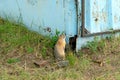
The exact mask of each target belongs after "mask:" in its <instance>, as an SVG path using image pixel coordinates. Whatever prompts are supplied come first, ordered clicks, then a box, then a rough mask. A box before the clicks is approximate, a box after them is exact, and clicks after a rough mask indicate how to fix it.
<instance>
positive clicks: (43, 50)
mask: <svg viewBox="0 0 120 80" xmlns="http://www.w3.org/2000/svg"><path fill="white" fill-rule="evenodd" d="M46 51H47V48H46V47H43V48H42V53H41V54H42V57H43V58H46V56H47V53H46Z"/></svg>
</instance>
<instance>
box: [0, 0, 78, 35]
mask: <svg viewBox="0 0 120 80" xmlns="http://www.w3.org/2000/svg"><path fill="white" fill-rule="evenodd" d="M0 16H2V17H4V18H5V17H9V18H12V19H13V20H15V21H22V22H23V23H24V24H25V25H26V26H27V27H28V28H29V29H31V30H34V31H37V32H39V33H41V34H43V35H46V34H53V35H54V34H55V31H56V29H57V30H58V31H61V32H65V33H66V34H67V36H73V35H75V34H77V31H76V30H77V18H76V5H75V1H74V0H0Z"/></svg>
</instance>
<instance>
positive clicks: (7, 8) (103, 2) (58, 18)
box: [0, 0, 120, 51]
mask: <svg viewBox="0 0 120 80" xmlns="http://www.w3.org/2000/svg"><path fill="white" fill-rule="evenodd" d="M76 3H77V5H76ZM119 3H120V0H85V6H84V7H85V16H84V17H85V28H86V30H87V31H88V32H89V34H93V33H98V32H105V31H110V30H116V29H120V13H119V12H120V4H119ZM82 4H83V3H82V0H0V16H1V17H3V18H6V17H7V18H8V19H11V20H14V21H16V22H21V21H22V22H23V23H24V24H25V25H26V26H27V27H28V28H29V29H31V30H34V31H37V32H39V33H41V34H43V35H49V34H51V35H54V34H55V31H56V29H57V30H58V31H60V32H65V33H66V35H67V41H68V39H69V37H73V36H74V35H76V34H77V35H78V36H79V37H78V38H77V40H76V41H77V45H76V50H77V51H78V50H79V49H80V48H81V46H83V45H85V44H86V43H87V41H91V40H93V39H94V36H92V37H81V30H82V29H81V26H82V8H81V7H82V6H81V5H82ZM105 36H107V35H99V37H100V38H104V37H105Z"/></svg>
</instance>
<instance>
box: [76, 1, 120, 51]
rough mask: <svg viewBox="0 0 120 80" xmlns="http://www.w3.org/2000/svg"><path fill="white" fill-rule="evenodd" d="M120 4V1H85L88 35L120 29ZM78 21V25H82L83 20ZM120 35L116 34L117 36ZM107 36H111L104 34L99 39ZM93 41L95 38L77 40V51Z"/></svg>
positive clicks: (79, 30)
mask: <svg viewBox="0 0 120 80" xmlns="http://www.w3.org/2000/svg"><path fill="white" fill-rule="evenodd" d="M79 1H81V0H79ZM119 3H120V0H85V6H84V7H85V28H86V29H87V31H88V32H89V33H88V34H93V33H98V32H105V31H111V30H117V29H120V13H119V12H120V4H119ZM80 6H81V5H79V7H80ZM80 13H81V10H79V12H78V14H80ZM78 21H79V22H78V23H81V22H80V21H81V20H78ZM78 26H82V25H78ZM78 32H81V29H78ZM118 35H119V34H116V35H115V36H118ZM106 36H109V35H105V34H104V35H99V36H98V37H99V38H105V37H106ZM92 40H94V36H92V37H79V38H78V39H77V45H76V47H77V48H76V50H77V51H78V50H79V49H80V48H81V47H82V46H83V45H85V44H86V43H87V42H88V41H92Z"/></svg>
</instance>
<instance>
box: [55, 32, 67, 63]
mask: <svg viewBox="0 0 120 80" xmlns="http://www.w3.org/2000/svg"><path fill="white" fill-rule="evenodd" d="M65 45H66V41H65V35H64V34H61V35H60V36H59V38H58V41H57V43H56V44H55V47H54V55H55V58H56V60H58V61H60V60H65Z"/></svg>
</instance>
